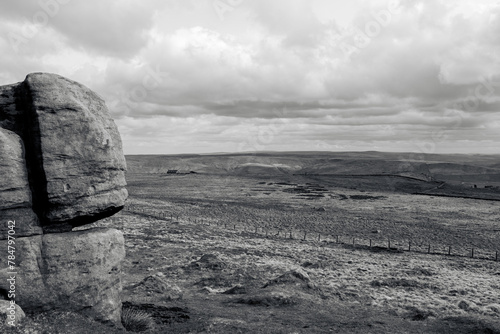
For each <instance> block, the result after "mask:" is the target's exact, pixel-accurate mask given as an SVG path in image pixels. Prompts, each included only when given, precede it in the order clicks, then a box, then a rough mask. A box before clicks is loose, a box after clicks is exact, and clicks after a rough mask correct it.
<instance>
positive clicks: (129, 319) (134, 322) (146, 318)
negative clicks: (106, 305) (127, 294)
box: [122, 308, 156, 332]
mask: <svg viewBox="0 0 500 334" xmlns="http://www.w3.org/2000/svg"><path fill="white" fill-rule="evenodd" d="M122 324H123V327H125V329H126V330H127V331H130V332H145V331H150V330H153V329H154V328H155V325H156V324H155V321H154V319H153V317H152V316H151V315H150V314H149V313H147V312H145V311H142V310H138V309H134V308H124V309H123V310H122Z"/></svg>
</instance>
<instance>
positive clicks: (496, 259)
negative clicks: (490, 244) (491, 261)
mask: <svg viewBox="0 0 500 334" xmlns="http://www.w3.org/2000/svg"><path fill="white" fill-rule="evenodd" d="M495 261H498V251H496V252H495Z"/></svg>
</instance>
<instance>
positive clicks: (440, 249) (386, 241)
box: [124, 205, 498, 261]
mask: <svg viewBox="0 0 500 334" xmlns="http://www.w3.org/2000/svg"><path fill="white" fill-rule="evenodd" d="M124 210H125V211H128V212H130V213H133V214H136V215H142V216H145V217H153V218H156V219H161V220H166V221H170V222H173V221H175V222H182V221H187V222H190V223H191V222H192V223H195V224H199V225H206V226H216V227H220V228H222V229H224V230H227V231H229V230H231V231H240V232H246V233H251V234H252V236H253V237H265V238H281V239H289V240H296V241H310V242H321V243H323V244H338V245H343V246H349V247H354V248H365V249H371V250H373V251H388V252H416V253H425V254H438V255H448V256H456V257H469V258H474V259H481V260H489V261H498V250H497V249H495V250H492V249H485V248H481V247H467V246H465V247H464V246H463V245H459V244H443V243H425V242H414V241H412V240H401V239H398V238H390V237H389V238H377V237H376V235H374V237H373V238H366V237H360V236H354V235H349V234H345V233H335V234H329V233H321V232H316V231H311V230H304V229H293V228H280V227H273V226H269V225H266V224H256V223H252V222H250V221H248V220H245V222H241V221H238V222H237V223H235V222H230V221H224V220H219V219H214V218H206V217H202V218H200V217H198V218H191V217H189V216H187V217H183V216H182V215H179V214H178V213H174V212H171V211H162V210H151V209H150V208H147V207H144V206H141V205H127V206H125V207H124Z"/></svg>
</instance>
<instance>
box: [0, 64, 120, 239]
mask: <svg viewBox="0 0 500 334" xmlns="http://www.w3.org/2000/svg"><path fill="white" fill-rule="evenodd" d="M0 128H3V129H5V130H4V131H3V132H5V131H6V130H10V131H13V132H15V133H16V134H17V135H18V136H20V137H21V139H22V141H23V142H24V147H25V154H24V157H25V161H24V165H25V166H26V168H24V169H22V168H18V171H17V174H21V173H22V170H25V171H26V170H27V172H28V180H29V185H30V188H31V191H32V194H31V197H32V203H33V205H32V207H33V211H34V212H35V213H36V214H37V215H38V219H39V220H40V225H41V226H42V228H43V230H44V231H45V232H46V233H50V232H65V231H70V230H71V229H72V228H73V227H75V226H80V225H84V224H90V223H93V222H95V221H97V220H99V219H101V218H104V217H107V216H110V215H113V214H114V213H116V212H118V211H119V210H120V209H121V208H123V206H124V204H125V200H126V198H127V196H128V194H127V190H126V189H125V185H126V182H125V174H124V173H125V169H126V165H125V158H124V156H123V152H122V144H121V139H120V135H119V133H118V130H117V128H116V125H115V124H114V122H113V120H112V119H111V118H110V116H109V113H108V110H107V107H106V105H105V103H104V100H103V99H102V98H101V97H100V96H98V95H97V94H96V93H94V92H93V91H91V90H90V89H88V88H87V87H85V86H83V85H81V84H79V83H77V82H75V81H71V80H68V79H66V78H63V77H61V76H59V75H56V74H48V73H32V74H29V75H28V76H27V77H26V79H25V81H24V82H21V83H19V84H13V85H7V86H1V87H0ZM4 137H6V136H4ZM9 137H12V136H9ZM13 141H15V140H14V139H12V138H10V139H5V138H4V142H7V144H4V146H5V147H8V146H9V145H10V146H12V145H13V144H12V142H13ZM14 146H15V145H14ZM17 146H18V145H17ZM8 159H14V160H16V161H18V160H19V159H20V151H19V149H16V150H15V151H14V152H13V151H12V149H10V150H9V151H5V150H4V151H0V161H5V165H6V166H3V168H4V169H5V168H10V169H8V170H7V169H5V171H4V170H1V169H0V171H1V172H2V176H3V175H10V173H11V172H12V170H14V167H9V165H8V164H9V163H10V162H9V161H7V160H8ZM20 164H21V162H19V163H18V164H17V165H16V166H18V167H21V166H20ZM0 168H2V167H0ZM14 176H15V175H14ZM4 182H5V181H4ZM15 182H18V183H19V182H20V181H19V180H17V181H15ZM0 186H2V184H0ZM7 186H10V185H8V184H7V185H6V186H5V187H4V188H2V189H0V190H1V191H2V192H4V191H6V189H7V188H6V187H7ZM0 199H1V201H0V220H1V221H2V223H3V224H2V225H4V224H5V220H6V219H9V220H10V219H11V218H10V215H11V214H13V213H12V212H9V213H7V212H5V211H2V210H1V209H2V208H3V207H7V206H10V207H12V205H11V204H9V203H7V202H6V201H5V200H4V199H3V198H0ZM23 203H27V204H26V205H25V206H22V207H20V209H19V210H20V211H19V212H18V215H21V217H23V219H20V221H19V224H23V225H22V226H20V227H19V228H20V231H22V230H27V231H31V232H27V233H22V232H21V234H18V236H23V235H32V234H36V233H38V232H36V231H35V230H34V228H32V226H35V225H36V224H35V223H34V222H33V221H32V219H31V220H30V219H28V218H26V219H25V217H26V215H29V212H28V211H26V210H24V211H22V210H21V209H24V208H29V207H30V205H29V201H25V202H23ZM24 225H27V226H24ZM2 228H3V227H2ZM0 233H1V234H0V238H4V236H3V232H2V230H0Z"/></svg>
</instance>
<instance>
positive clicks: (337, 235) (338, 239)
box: [337, 234, 339, 243]
mask: <svg viewBox="0 0 500 334" xmlns="http://www.w3.org/2000/svg"><path fill="white" fill-rule="evenodd" d="M337 243H339V235H338V234H337Z"/></svg>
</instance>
